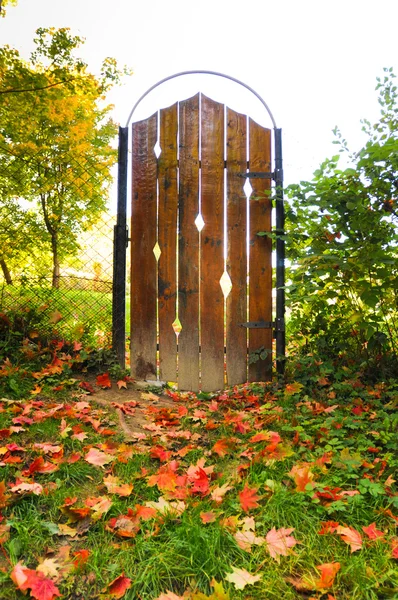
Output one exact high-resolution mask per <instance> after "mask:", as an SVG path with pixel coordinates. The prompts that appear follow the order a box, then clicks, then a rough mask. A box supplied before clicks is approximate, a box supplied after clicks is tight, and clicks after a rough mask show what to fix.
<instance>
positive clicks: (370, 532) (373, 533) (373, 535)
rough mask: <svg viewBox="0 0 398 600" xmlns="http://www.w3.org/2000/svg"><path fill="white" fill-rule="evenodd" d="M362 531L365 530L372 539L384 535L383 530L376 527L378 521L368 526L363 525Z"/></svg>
mask: <svg viewBox="0 0 398 600" xmlns="http://www.w3.org/2000/svg"><path fill="white" fill-rule="evenodd" d="M362 531H364V532H365V533H366V535H367V536H368V538H369V539H371V540H377V539H378V538H381V537H384V533H383V531H380V530H379V529H376V523H371V524H370V525H368V526H367V527H362Z"/></svg>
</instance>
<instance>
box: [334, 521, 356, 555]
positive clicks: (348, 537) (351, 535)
mask: <svg viewBox="0 0 398 600" xmlns="http://www.w3.org/2000/svg"><path fill="white" fill-rule="evenodd" d="M336 533H337V534H338V535H341V539H342V540H343V541H344V542H345V543H346V544H348V545H349V546H350V548H351V552H356V551H357V550H360V549H361V548H362V538H361V534H360V533H359V531H357V530H356V529H353V527H342V526H341V525H340V527H338V528H337V532H336Z"/></svg>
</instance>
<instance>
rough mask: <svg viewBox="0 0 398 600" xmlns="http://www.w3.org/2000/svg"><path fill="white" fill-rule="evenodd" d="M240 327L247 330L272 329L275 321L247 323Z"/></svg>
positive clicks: (241, 324)
mask: <svg viewBox="0 0 398 600" xmlns="http://www.w3.org/2000/svg"><path fill="white" fill-rule="evenodd" d="M240 327H246V328H247V329H272V328H273V327H275V321H248V322H247V323H240Z"/></svg>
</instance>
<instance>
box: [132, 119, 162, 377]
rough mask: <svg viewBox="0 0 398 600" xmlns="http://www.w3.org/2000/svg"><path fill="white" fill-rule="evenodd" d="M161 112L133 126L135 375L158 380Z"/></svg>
mask: <svg viewBox="0 0 398 600" xmlns="http://www.w3.org/2000/svg"><path fill="white" fill-rule="evenodd" d="M156 137H157V114H156V113H155V114H154V115H152V116H151V117H149V118H148V119H146V120H144V121H139V122H137V123H134V124H133V126H132V155H133V156H132V159H133V172H132V208H131V374H132V376H133V377H135V378H137V379H147V378H148V379H156V371H157V369H156V279H157V267H156V259H155V256H154V254H153V248H154V246H155V244H156V226H157V224H156V195H157V190H156V169H157V161H156V156H155V154H154V150H153V149H154V146H155V144H156Z"/></svg>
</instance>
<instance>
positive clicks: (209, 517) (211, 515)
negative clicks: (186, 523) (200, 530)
mask: <svg viewBox="0 0 398 600" xmlns="http://www.w3.org/2000/svg"><path fill="white" fill-rule="evenodd" d="M200 518H201V519H202V523H204V524H206V523H214V521H215V520H216V518H217V515H216V513H215V512H212V511H209V512H201V513H200Z"/></svg>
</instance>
